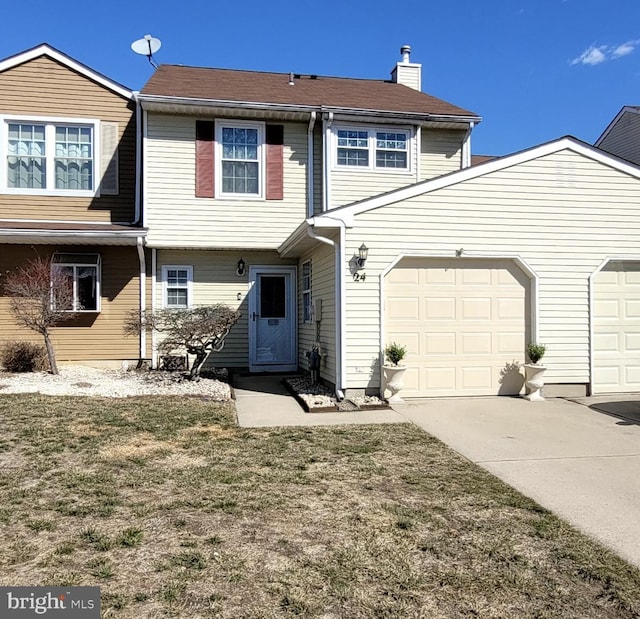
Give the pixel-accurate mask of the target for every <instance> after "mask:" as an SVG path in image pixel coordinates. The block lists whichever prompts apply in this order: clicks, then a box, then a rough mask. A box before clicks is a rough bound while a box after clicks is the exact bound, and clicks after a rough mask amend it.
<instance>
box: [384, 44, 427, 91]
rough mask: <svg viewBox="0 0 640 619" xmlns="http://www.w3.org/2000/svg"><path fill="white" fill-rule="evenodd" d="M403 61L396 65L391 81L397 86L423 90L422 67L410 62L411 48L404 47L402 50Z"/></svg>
mask: <svg viewBox="0 0 640 619" xmlns="http://www.w3.org/2000/svg"><path fill="white" fill-rule="evenodd" d="M400 54H401V55H402V60H401V61H400V62H397V63H396V66H395V67H394V69H393V71H391V79H392V81H394V82H395V83H396V84H403V85H404V86H408V87H409V88H413V89H414V90H422V65H421V64H417V63H415V62H410V60H409V56H410V55H411V46H410V45H403V46H402V47H401V48H400Z"/></svg>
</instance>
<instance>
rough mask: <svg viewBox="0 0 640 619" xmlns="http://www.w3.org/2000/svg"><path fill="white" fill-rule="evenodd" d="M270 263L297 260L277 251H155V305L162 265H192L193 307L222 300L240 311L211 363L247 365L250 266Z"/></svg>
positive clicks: (158, 303) (159, 297) (159, 303)
mask: <svg viewBox="0 0 640 619" xmlns="http://www.w3.org/2000/svg"><path fill="white" fill-rule="evenodd" d="M241 256H242V258H243V260H244V261H245V263H246V271H245V274H244V275H243V276H242V277H239V276H238V275H236V269H237V265H238V260H239V259H240V257H241ZM272 264H274V265H279V266H283V265H290V264H293V265H295V264H296V261H295V260H290V261H283V260H281V259H280V257H279V256H278V254H277V253H276V252H250V251H244V252H236V251H234V252H224V251H200V250H193V251H191V250H158V252H157V262H156V268H157V270H156V282H157V284H156V297H155V307H156V308H158V309H160V308H162V305H163V298H162V295H163V287H162V267H163V265H174V266H175V265H180V266H192V267H193V302H192V303H193V305H194V306H197V305H213V304H215V303H224V304H226V305H228V306H229V307H231V308H232V309H237V310H239V311H240V313H241V314H242V317H241V318H240V320H239V321H238V322H237V323H236V324H235V325H234V327H233V329H232V330H231V332H230V333H229V335H228V336H227V339H226V340H225V345H224V348H223V349H222V350H221V351H220V352H218V353H213V355H212V356H211V359H210V363H211V364H213V365H216V366H221V367H242V368H246V367H248V365H249V297H248V293H249V267H250V266H252V265H272ZM238 294H240V300H238ZM159 339H160V336H158V340H159Z"/></svg>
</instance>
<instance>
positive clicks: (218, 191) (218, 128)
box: [214, 120, 266, 200]
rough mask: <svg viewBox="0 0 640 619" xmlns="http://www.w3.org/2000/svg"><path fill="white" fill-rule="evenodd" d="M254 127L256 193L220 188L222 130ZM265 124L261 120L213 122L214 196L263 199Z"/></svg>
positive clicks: (229, 198)
mask: <svg viewBox="0 0 640 619" xmlns="http://www.w3.org/2000/svg"><path fill="white" fill-rule="evenodd" d="M224 128H231V129H256V130H257V131H258V161H257V163H258V193H229V192H224V191H223V190H222V161H223V158H222V130H223V129H224ZM265 134H266V125H265V123H263V122H251V121H235V120H216V124H215V138H216V140H215V176H214V178H215V197H216V198H224V199H226V200H264V195H265V184H266V149H265Z"/></svg>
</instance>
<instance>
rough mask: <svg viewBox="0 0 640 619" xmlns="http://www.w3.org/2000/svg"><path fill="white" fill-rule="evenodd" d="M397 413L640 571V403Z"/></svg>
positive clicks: (444, 403) (413, 404)
mask: <svg viewBox="0 0 640 619" xmlns="http://www.w3.org/2000/svg"><path fill="white" fill-rule="evenodd" d="M594 407H598V408H599V409H600V410H595V408H594ZM394 408H395V409H396V410H397V411H398V412H400V413H402V414H403V415H405V416H406V417H408V418H409V419H410V420H411V421H413V422H414V423H415V424H417V425H418V426H420V427H421V428H423V429H425V430H426V431H427V432H429V433H430V434H432V435H434V436H436V437H438V438H439V439H440V440H442V441H443V442H445V443H446V444H447V445H449V446H451V447H453V449H455V450H456V451H458V452H459V453H461V454H462V455H464V456H466V457H467V458H469V459H470V460H472V461H473V462H475V463H477V464H479V465H480V466H482V467H484V468H485V469H487V470H488V471H490V472H491V473H493V474H494V475H496V476H497V477H499V478H501V479H502V480H504V481H505V482H507V483H508V484H510V485H511V486H513V487H515V488H517V489H518V490H520V491H521V492H522V493H523V494H525V495H527V496H529V497H531V498H533V499H534V500H536V501H537V502H538V503H540V504H541V505H542V506H544V507H546V508H548V509H550V510H552V511H554V512H555V513H557V514H558V515H560V516H562V517H563V518H564V519H566V520H568V521H569V522H571V523H572V524H573V525H575V526H576V527H577V528H579V529H580V530H582V531H583V532H585V533H587V534H588V535H591V536H592V537H594V538H596V539H598V540H599V541H601V542H602V543H604V544H605V545H607V546H609V547H610V548H611V549H613V550H614V551H615V552H617V553H618V554H619V555H620V556H622V557H624V558H625V559H627V560H628V561H630V562H631V563H633V564H635V565H636V566H639V567H640V396H636V397H630V398H620V397H617V396H612V397H608V398H602V397H600V398H582V399H580V401H579V402H578V401H568V400H563V399H548V400H546V401H545V402H528V401H526V400H523V399H520V398H505V397H503V398H464V399H441V400H440V399H439V400H420V401H410V402H408V403H407V404H404V405H401V406H397V407H394ZM604 411H608V413H607V412H604ZM613 413H618V414H620V415H622V417H620V416H615V415H614V414H613Z"/></svg>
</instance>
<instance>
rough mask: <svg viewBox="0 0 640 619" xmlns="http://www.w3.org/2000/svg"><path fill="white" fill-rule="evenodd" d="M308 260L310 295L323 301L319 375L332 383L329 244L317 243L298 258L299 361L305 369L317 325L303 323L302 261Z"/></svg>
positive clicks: (332, 287) (333, 334)
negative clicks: (309, 263)
mask: <svg viewBox="0 0 640 619" xmlns="http://www.w3.org/2000/svg"><path fill="white" fill-rule="evenodd" d="M307 260H311V297H312V299H315V300H316V301H318V300H320V301H321V303H322V315H321V320H320V331H319V341H320V344H321V347H322V354H323V355H324V356H323V359H322V363H321V366H320V376H321V377H322V378H323V379H324V380H326V381H328V382H329V383H332V384H334V383H335V380H336V320H335V316H336V304H335V277H334V273H335V250H334V248H333V247H330V246H329V245H326V244H322V245H318V246H317V247H316V248H315V249H314V250H312V251H311V252H308V253H306V254H304V255H303V256H302V257H301V258H300V262H299V266H298V297H299V303H298V305H299V311H298V333H299V335H298V359H299V361H298V363H299V364H300V367H302V368H304V369H308V367H309V366H308V361H307V357H306V354H305V353H306V352H307V351H310V350H311V346H312V345H313V343H314V342H315V341H316V334H317V331H316V329H317V325H316V322H315V320H314V322H312V323H306V324H305V323H303V322H302V318H303V315H302V279H301V277H302V264H303V263H304V262H306V261H307Z"/></svg>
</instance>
